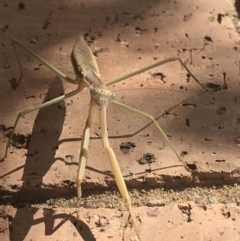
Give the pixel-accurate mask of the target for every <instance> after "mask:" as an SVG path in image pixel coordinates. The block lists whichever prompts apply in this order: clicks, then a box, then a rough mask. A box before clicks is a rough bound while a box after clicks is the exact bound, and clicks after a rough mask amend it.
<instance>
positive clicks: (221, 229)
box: [0, 202, 240, 241]
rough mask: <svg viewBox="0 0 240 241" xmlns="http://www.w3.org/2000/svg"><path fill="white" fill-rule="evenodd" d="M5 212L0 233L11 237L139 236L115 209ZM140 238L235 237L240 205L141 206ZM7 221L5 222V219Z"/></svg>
mask: <svg viewBox="0 0 240 241" xmlns="http://www.w3.org/2000/svg"><path fill="white" fill-rule="evenodd" d="M3 208H4V210H5V212H7V213H8V217H7V218H1V224H2V225H1V227H2V228H1V232H0V237H1V240H3V241H8V240H9V239H8V238H7V237H8V235H7V234H9V232H10V234H11V235H10V237H11V239H10V240H78V241H80V240H85V241H86V240H87V241H93V240H131V241H134V240H137V239H136V237H135V234H134V229H133V228H132V225H131V223H130V222H129V219H128V213H127V212H126V211H125V212H121V211H119V210H116V209H101V208H100V209H95V210H93V209H90V210H88V209H84V208H80V209H78V210H77V209H76V210H74V209H69V208H64V209H61V208H57V209H53V210H52V209H51V210H48V209H44V210H43V209H38V210H37V209H34V208H29V207H25V208H20V210H18V216H17V217H15V218H14V221H11V220H12V219H13V216H14V215H15V213H16V209H15V208H13V207H11V206H5V207H1V210H2V209H3ZM136 213H137V215H138V218H139V220H141V226H140V228H141V239H142V240H149V239H150V240H151V241H158V240H164V241H168V240H169V241H171V240H176V241H178V240H196V241H200V240H211V241H215V240H219V241H225V240H232V241H235V240H236V241H237V240H239V236H240V218H239V214H240V208H239V206H236V205H233V204H213V205H211V206H205V207H199V206H196V205H195V204H194V203H193V202H177V203H174V204H171V205H167V206H165V207H140V208H136ZM10 221H11V224H10V225H9V222H10Z"/></svg>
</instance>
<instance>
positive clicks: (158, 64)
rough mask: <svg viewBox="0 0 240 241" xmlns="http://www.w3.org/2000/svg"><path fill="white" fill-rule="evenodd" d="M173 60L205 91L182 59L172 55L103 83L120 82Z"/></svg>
mask: <svg viewBox="0 0 240 241" xmlns="http://www.w3.org/2000/svg"><path fill="white" fill-rule="evenodd" d="M173 61H178V62H179V63H180V64H181V65H182V67H183V68H184V69H185V70H186V71H187V72H188V73H189V74H190V76H191V77H192V78H193V79H194V80H195V81H196V82H197V83H198V84H199V85H200V86H201V87H202V88H203V89H204V90H206V91H207V89H206V88H205V87H204V86H203V85H202V84H201V83H200V82H199V80H198V79H197V78H196V77H195V76H194V75H193V74H192V72H191V71H190V70H189V69H188V67H187V66H186V65H185V64H184V63H183V61H182V60H181V59H180V58H178V57H172V58H167V59H164V60H162V61H159V62H157V63H155V64H151V65H149V66H147V67H145V68H142V69H139V70H136V71H133V72H132V73H129V74H126V75H123V76H120V77H118V78H116V79H114V80H110V81H107V82H106V83H105V84H106V85H112V84H115V83H117V82H120V81H122V80H125V79H127V78H130V77H133V76H135V75H137V74H141V73H143V72H145V71H147V70H150V69H152V68H155V67H158V66H160V65H163V64H166V63H170V62H173Z"/></svg>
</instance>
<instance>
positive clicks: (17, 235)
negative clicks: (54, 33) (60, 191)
mask: <svg viewBox="0 0 240 241" xmlns="http://www.w3.org/2000/svg"><path fill="white" fill-rule="evenodd" d="M63 92H64V90H63V86H62V83H61V80H60V79H59V78H58V77H56V78H55V79H54V81H53V82H52V84H51V85H50V88H49V90H48V93H47V94H46V96H45V99H44V100H43V102H46V101H48V100H50V99H53V98H56V97H58V96H60V95H62V93H63ZM65 112H66V109H65V108H60V107H59V105H57V104H53V105H51V106H48V107H46V108H42V109H40V110H39V111H38V114H37V116H36V119H35V121H34V126H33V129H32V136H31V141H30V144H29V148H28V151H27V154H26V157H27V158H26V162H25V165H23V166H21V167H19V168H24V171H23V176H22V181H23V183H22V188H21V189H20V190H19V192H18V200H19V202H20V203H24V201H25V200H29V195H31V190H34V189H35V188H37V189H39V188H41V185H42V183H43V178H44V176H45V175H46V173H47V172H48V171H49V169H50V168H51V166H52V165H53V163H54V162H55V161H56V159H55V158H54V157H55V152H56V150H57V148H58V141H59V137H60V134H61V130H62V128H63V123H64V119H65ZM19 168H18V169H19ZM26 190H28V193H29V194H28V195H26ZM31 199H32V200H33V201H35V200H34V197H32V198H31ZM37 211H38V209H37V208H33V209H32V211H31V212H24V214H23V210H22V208H21V207H20V208H17V211H16V214H15V216H14V217H13V219H12V221H11V224H10V240H11V241H15V240H17V241H21V240H25V237H26V235H27V234H28V232H29V230H30V228H31V226H33V225H36V224H38V223H40V222H44V223H45V235H51V234H52V233H53V232H55V231H56V230H57V229H58V228H59V227H58V226H57V227H55V228H54V227H53V224H54V220H55V219H58V218H62V219H64V220H65V219H67V220H70V221H71V222H72V223H73V225H74V226H75V227H76V229H77V231H78V232H79V234H80V235H81V236H82V237H83V239H84V240H92V241H93V240H95V239H94V237H93V235H92V234H91V231H90V230H89V228H88V226H87V225H86V224H85V223H84V222H82V221H78V220H77V219H76V218H75V217H73V216H71V215H66V214H61V215H60V214H59V215H54V214H51V213H50V215H47V216H46V215H45V216H44V217H43V218H40V219H37V220H34V215H35V213H36V212H37Z"/></svg>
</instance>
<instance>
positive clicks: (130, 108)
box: [111, 100, 192, 172]
mask: <svg viewBox="0 0 240 241" xmlns="http://www.w3.org/2000/svg"><path fill="white" fill-rule="evenodd" d="M111 103H113V104H115V105H117V106H120V107H122V108H125V109H127V110H129V111H132V112H134V113H136V114H139V115H141V116H144V117H146V118H148V119H150V120H151V121H152V122H153V123H154V124H155V126H156V127H157V129H158V130H159V132H160V133H161V134H162V136H163V137H164V139H165V140H166V141H167V143H168V144H169V146H170V147H171V148H172V150H173V152H174V153H175V154H176V156H177V158H178V159H179V161H181V162H182V164H183V165H184V167H185V169H186V170H187V171H190V172H192V170H191V169H190V168H189V167H188V166H187V164H186V163H185V162H184V161H183V159H182V158H181V157H180V155H179V154H178V153H177V151H176V149H175V148H174V147H173V145H172V143H171V142H170V140H169V139H168V137H167V135H166V134H165V132H164V131H163V129H162V128H161V127H160V125H159V124H158V123H157V121H156V120H155V119H154V117H153V116H151V115H149V114H148V113H145V112H143V111H140V110H138V109H135V108H133V107H130V106H128V105H125V104H123V103H121V102H118V101H116V100H113V101H112V102H111Z"/></svg>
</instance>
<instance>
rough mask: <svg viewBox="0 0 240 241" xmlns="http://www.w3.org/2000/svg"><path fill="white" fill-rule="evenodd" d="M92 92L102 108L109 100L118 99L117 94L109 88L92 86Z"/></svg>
mask: <svg viewBox="0 0 240 241" xmlns="http://www.w3.org/2000/svg"><path fill="white" fill-rule="evenodd" d="M90 93H91V96H92V98H93V99H94V101H95V103H96V104H97V106H98V108H99V109H100V110H101V109H103V108H105V107H107V105H108V103H109V102H111V101H113V100H115V99H116V95H115V94H114V93H112V91H111V90H108V89H101V88H90Z"/></svg>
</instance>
